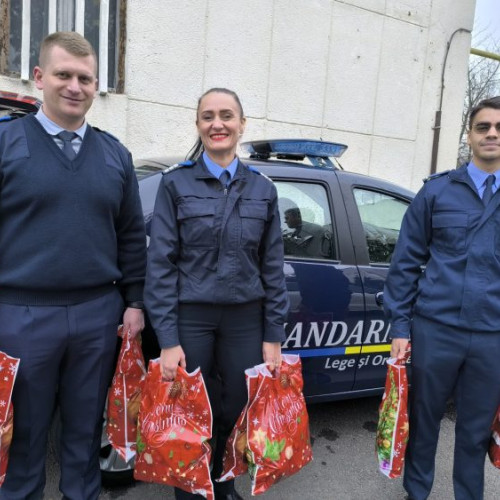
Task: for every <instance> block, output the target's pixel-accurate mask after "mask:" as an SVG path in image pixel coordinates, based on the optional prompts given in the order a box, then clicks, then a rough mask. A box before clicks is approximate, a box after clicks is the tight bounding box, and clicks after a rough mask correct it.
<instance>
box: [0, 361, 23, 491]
mask: <svg viewBox="0 0 500 500" xmlns="http://www.w3.org/2000/svg"><path fill="white" fill-rule="evenodd" d="M18 368H19V359H18V358H12V357H10V356H7V354H5V353H4V352H1V351H0V371H1V372H2V377H0V486H1V485H2V484H3V482H4V480H5V472H6V471H7V464H8V462H9V448H10V443H11V441H12V431H13V422H14V409H13V407H12V401H11V400H12V390H13V389H14V382H15V380H16V375H17V370H18Z"/></svg>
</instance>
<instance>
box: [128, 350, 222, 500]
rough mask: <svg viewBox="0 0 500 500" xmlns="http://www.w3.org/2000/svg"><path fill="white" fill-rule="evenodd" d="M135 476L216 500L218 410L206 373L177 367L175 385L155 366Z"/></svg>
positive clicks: (143, 409) (141, 425)
mask: <svg viewBox="0 0 500 500" xmlns="http://www.w3.org/2000/svg"><path fill="white" fill-rule="evenodd" d="M138 430H139V432H138V436H137V458H136V462H135V469H134V477H135V479H138V480H140V481H149V482H154V483H160V484H168V485H170V486H175V487H177V488H181V489H182V490H184V491H187V492H190V493H194V494H198V495H202V496H204V497H205V498H207V499H208V500H213V498H214V490H213V483H212V480H211V478H210V456H211V448H210V445H209V444H208V440H209V439H210V438H211V437H212V409H211V407H210V402H209V399H208V394H207V390H206V387H205V383H204V381H203V376H202V374H201V371H200V369H199V368H198V369H196V370H195V371H194V372H192V373H187V372H186V371H185V370H184V369H183V368H181V367H178V368H177V374H176V377H175V380H174V381H173V382H167V381H165V380H164V379H163V378H162V376H161V370H160V363H159V361H158V360H152V361H150V362H149V369H148V374H147V376H146V381H145V383H144V388H143V396H142V401H141V409H140V412H139V425H138Z"/></svg>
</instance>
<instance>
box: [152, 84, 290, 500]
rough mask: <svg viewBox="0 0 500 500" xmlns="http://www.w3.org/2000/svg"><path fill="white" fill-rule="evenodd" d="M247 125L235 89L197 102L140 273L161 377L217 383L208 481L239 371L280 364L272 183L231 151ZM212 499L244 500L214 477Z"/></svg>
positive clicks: (281, 307)
mask: <svg viewBox="0 0 500 500" xmlns="http://www.w3.org/2000/svg"><path fill="white" fill-rule="evenodd" d="M245 123H246V119H245V117H244V113H243V108H242V106H241V102H240V100H239V98H238V96H237V95H236V93H234V92H233V91H231V90H228V89H223V88H215V89H211V90H209V91H207V92H205V94H203V95H202V96H201V98H200V99H199V101H198V108H197V114H196V126H197V129H198V134H199V139H198V141H197V143H196V145H195V146H194V147H193V149H192V151H191V154H190V156H189V157H190V161H187V162H184V163H183V164H180V165H176V166H174V167H171V168H170V169H167V171H166V172H165V173H164V175H163V179H162V182H161V183H160V186H159V190H158V195H157V199H156V205H155V212H154V216H153V222H152V230H151V241H150V246H149V260H148V271H147V277H146V290H145V302H146V307H147V310H148V312H149V316H150V318H151V322H152V325H153V327H154V329H155V331H156V335H157V337H158V341H159V343H160V347H161V349H162V350H161V356H160V363H161V369H162V374H163V376H164V377H165V378H166V379H167V380H173V379H174V377H175V374H176V370H177V366H179V365H181V366H182V367H185V368H187V370H188V371H192V370H194V369H196V368H197V367H198V366H200V367H201V370H202V373H203V376H204V377H205V380H207V379H208V378H210V377H212V376H214V375H215V377H216V378H217V380H218V381H220V392H221V393H220V406H221V411H220V416H219V418H217V419H216V421H215V422H214V434H216V435H217V439H216V445H215V451H214V464H213V470H212V476H213V477H214V478H217V477H219V475H220V472H221V470H222V456H223V452H224V446H225V442H226V440H227V437H228V436H229V434H230V432H231V430H232V427H233V426H234V424H235V422H236V419H237V418H238V416H239V414H240V412H241V410H242V408H243V406H244V405H245V403H246V397H247V391H246V386H245V376H244V371H245V369H246V368H249V367H252V366H254V365H256V364H258V363H261V362H262V361H265V362H266V363H268V364H269V365H270V369H271V370H273V369H274V368H275V367H277V366H279V365H280V364H281V342H282V341H283V340H284V339H285V334H284V322H285V317H286V312H287V309H288V298H287V292H286V286H285V278H284V274H283V242H282V238H281V229H280V221H279V214H278V200H277V192H276V188H275V186H274V184H273V183H272V181H270V180H269V179H268V178H267V177H265V176H263V175H261V174H260V173H259V172H258V171H256V170H254V169H251V168H249V167H247V166H245V165H243V164H242V163H241V162H240V161H239V159H238V157H237V155H236V149H237V146H238V140H239V137H240V136H241V135H242V134H243V132H244V130H245ZM210 397H211V398H213V397H214V396H213V394H210ZM213 403H215V401H213ZM175 494H176V498H177V499H193V498H203V497H200V496H197V495H192V494H190V493H186V492H184V491H181V490H179V489H176V492H175ZM215 497H216V500H235V499H236V500H237V499H239V498H241V497H240V496H239V495H238V493H237V492H236V491H235V490H234V481H228V482H225V483H215Z"/></svg>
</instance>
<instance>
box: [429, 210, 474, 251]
mask: <svg viewBox="0 0 500 500" xmlns="http://www.w3.org/2000/svg"><path fill="white" fill-rule="evenodd" d="M467 225H468V215H467V214H466V213H460V212H441V213H436V214H433V216H432V245H433V246H434V247H435V248H436V250H439V251H440V252H444V253H447V254H450V255H459V254H462V253H464V252H465V243H466V238H467Z"/></svg>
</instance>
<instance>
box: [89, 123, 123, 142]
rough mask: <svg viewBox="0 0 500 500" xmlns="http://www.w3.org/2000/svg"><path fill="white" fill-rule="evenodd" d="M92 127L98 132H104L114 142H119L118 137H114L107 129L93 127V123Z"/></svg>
mask: <svg viewBox="0 0 500 500" xmlns="http://www.w3.org/2000/svg"><path fill="white" fill-rule="evenodd" d="M92 128H93V129H94V130H95V131H96V132H100V133H101V134H106V135H107V136H108V137H111V139H114V140H115V141H116V142H120V139H118V137H115V136H114V135H113V134H110V133H109V132H108V131H107V130H102V129H100V128H98V127H94V126H93V125H92Z"/></svg>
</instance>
